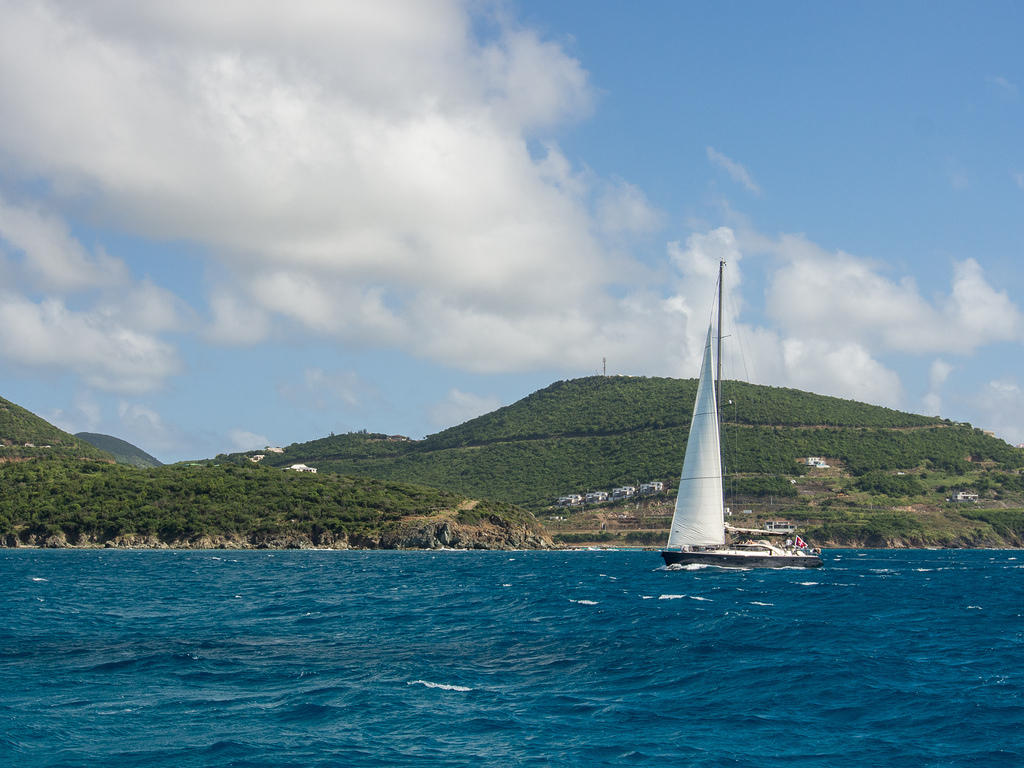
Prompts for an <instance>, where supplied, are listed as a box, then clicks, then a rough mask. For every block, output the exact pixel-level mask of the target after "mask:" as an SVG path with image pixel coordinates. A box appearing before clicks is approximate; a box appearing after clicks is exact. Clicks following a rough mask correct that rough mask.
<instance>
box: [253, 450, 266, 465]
mask: <svg viewBox="0 0 1024 768" xmlns="http://www.w3.org/2000/svg"><path fill="white" fill-rule="evenodd" d="M265 458H267V455H266V454H265V453H257V454H255V455H254V456H250V457H249V461H251V462H252V463H253V464H259V463H260V462H261V461H263V460H264V459H265Z"/></svg>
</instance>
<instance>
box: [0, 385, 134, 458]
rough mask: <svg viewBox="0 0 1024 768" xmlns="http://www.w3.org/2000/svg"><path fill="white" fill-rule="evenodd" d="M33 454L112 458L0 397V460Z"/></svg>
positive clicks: (28, 456)
mask: <svg viewBox="0 0 1024 768" xmlns="http://www.w3.org/2000/svg"><path fill="white" fill-rule="evenodd" d="M34 457H67V458H89V459H97V460H101V461H113V460H114V459H113V456H111V455H110V454H109V453H107V452H106V451H104V450H102V449H100V448H97V447H95V446H93V445H90V444H89V443H87V442H85V441H83V440H79V439H78V438H77V437H75V436H74V435H70V434H68V433H67V432H65V431H63V430H61V429H58V428H57V427H55V426H53V424H50V423H49V422H48V421H44V420H43V419H41V418H39V417H38V416H36V415H35V414H34V413H32V412H31V411H28V410H25V409H24V408H22V407H21V406H20V405H16V404H15V403H12V402H11V401H10V400H5V399H4V398H2V397H0V461H7V462H11V461H20V460H23V459H29V458H34Z"/></svg>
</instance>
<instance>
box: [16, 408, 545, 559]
mask: <svg viewBox="0 0 1024 768" xmlns="http://www.w3.org/2000/svg"><path fill="white" fill-rule="evenodd" d="M86 436H87V437H89V438H102V439H101V440H98V441H97V442H99V443H100V444H101V445H103V446H104V447H106V446H109V447H110V448H112V449H113V450H115V451H117V452H118V453H119V454H123V453H125V447H127V448H128V449H131V452H130V453H129V456H130V457H131V458H135V459H139V458H140V457H139V456H137V455H135V454H142V457H145V458H148V459H149V460H151V461H155V459H153V458H152V457H151V456H148V454H144V453H143V452H141V451H139V450H138V449H137V448H134V446H131V445H130V444H128V443H125V442H124V441H123V440H118V439H116V438H110V437H108V436H106V435H86ZM22 545H35V546H144V547H157V546H174V547H277V548H282V547H312V546H317V547H333V548H346V547H368V548H376V547H380V548H389V549H394V548H437V547H444V546H451V547H462V548H487V549H493V548H530V547H543V546H549V545H550V540H549V539H547V538H546V536H545V535H544V534H543V531H542V530H541V528H540V526H539V525H538V524H537V522H536V520H535V519H534V517H533V515H532V514H530V513H529V512H527V511H525V510H523V509H520V508H517V507H514V506H512V505H511V504H507V503H503V502H500V501H498V502H495V501H477V500H473V499H468V498H466V497H465V496H463V495H460V494H457V493H452V492H449V491H442V490H438V489H436V488H426V487H422V486H417V485H413V484H410V483H399V482H388V481H381V480H376V479H373V478H365V477H358V478H353V477H340V476H337V475H330V474H321V475H312V474H299V473H296V472H288V471H283V470H281V469H278V468H272V467H269V466H266V467H263V466H256V465H254V464H252V463H251V462H247V461H246V462H243V466H236V465H234V464H228V465H223V466H222V465H217V464H213V463H208V464H178V465H174V466H157V467H145V468H139V467H137V466H131V465H129V464H128V463H115V462H114V457H113V456H112V455H111V454H110V453H108V452H107V451H105V450H101V449H100V448H97V447H95V446H94V445H91V444H90V443H88V442H85V441H83V440H81V439H79V438H78V437H75V436H72V435H69V434H68V433H66V432H63V431H61V430H60V429H58V428H57V427H54V426H53V425H52V424H49V423H47V422H46V421H44V420H43V419H40V418H39V417H38V416H36V415H35V414H33V413H31V412H30V411H27V410H25V409H24V408H22V407H20V406H18V405H16V404H14V403H11V402H10V401H8V400H3V399H0V546H22Z"/></svg>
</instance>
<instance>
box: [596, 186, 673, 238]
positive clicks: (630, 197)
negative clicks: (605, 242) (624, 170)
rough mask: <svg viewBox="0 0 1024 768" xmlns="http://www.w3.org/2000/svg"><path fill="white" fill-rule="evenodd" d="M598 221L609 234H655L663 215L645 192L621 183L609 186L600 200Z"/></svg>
mask: <svg viewBox="0 0 1024 768" xmlns="http://www.w3.org/2000/svg"><path fill="white" fill-rule="evenodd" d="M597 221H598V224H599V225H600V227H601V228H602V229H604V230H605V231H607V232H638V233H644V232H653V231H654V230H656V229H657V228H658V227H659V226H661V222H662V215H661V213H660V212H658V211H657V210H655V209H654V208H653V207H652V206H651V204H650V202H648V200H647V197H646V196H645V195H644V193H643V191H642V190H640V189H639V188H638V187H635V186H634V185H632V184H629V183H627V182H624V181H620V182H618V183H616V184H614V185H609V187H608V189H606V190H605V192H604V194H603V195H602V196H601V197H600V199H599V200H598V208H597Z"/></svg>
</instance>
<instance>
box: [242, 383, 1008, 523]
mask: <svg viewBox="0 0 1024 768" xmlns="http://www.w3.org/2000/svg"><path fill="white" fill-rule="evenodd" d="M695 390H696V382H695V381H694V380H678V379H665V378H639V377H637V378H633V377H621V376H620V377H599V376H595V377H589V378H584V379H575V380H571V381H560V382H556V383H555V384H552V385H551V386H549V387H547V388H545V389H542V390H540V391H538V392H535V393H533V394H531V395H529V396H528V397H525V398H523V399H522V400H520V401H518V402H516V403H513V404H512V405H509V406H506V407H504V408H500V409H498V410H496V411H494V412H492V413H489V414H485V415H483V416H480V417H478V418H476V419H472V420H471V421H468V422H466V423H465V424H461V425H459V426H457V427H452V428H451V429H447V430H444V431H443V432H439V433H438V434H436V435H431V436H429V437H427V438H426V439H424V440H404V439H395V438H389V437H387V436H385V435H377V434H367V433H352V434H347V435H337V436H333V437H328V438H322V439H319V440H314V441H311V442H308V443H298V444H293V445H290V446H288V447H287V448H286V449H285V451H284V453H283V454H268V455H267V456H266V458H265V459H263V461H264V462H265V463H268V464H270V465H278V466H287V465H289V464H293V463H297V462H303V463H306V464H310V465H312V466H316V467H318V468H319V469H320V470H321V471H331V472H339V473H343V474H361V475H367V476H371V477H378V478H383V479H396V480H397V479H400V480H403V481H406V482H417V483H424V484H427V485H432V486H435V487H440V488H448V489H451V490H454V491H457V492H460V493H466V494H469V495H474V496H483V497H488V498H496V499H501V500H504V501H508V502H512V503H516V504H522V505H525V506H527V507H529V508H532V509H534V510H540V509H542V508H544V507H546V506H548V505H549V504H551V502H552V501H553V500H554V499H555V498H557V497H558V496H559V495H562V494H565V493H569V492H582V491H587V490H593V489H608V488H610V487H612V486H615V485H620V484H631V485H636V484H638V483H640V482H643V481H647V480H661V481H664V482H666V483H667V484H669V485H671V486H674V485H675V480H676V478H677V477H678V474H679V470H680V467H681V464H682V456H683V450H684V447H685V445H686V436H687V430H688V427H689V421H690V414H691V411H692V408H693V397H694V393H695ZM722 399H723V401H724V402H725V406H724V412H723V420H724V433H723V455H724V460H725V463H726V466H727V471H729V472H730V473H734V474H738V475H739V476H740V477H744V476H749V477H748V478H747V480H746V482H748V484H749V483H754V484H755V485H756V484H757V482H758V481H759V482H762V483H765V482H767V483H768V485H769V487H775V488H779V487H780V485H779V483H780V478H784V477H794V476H799V475H800V474H802V473H804V472H806V470H807V467H806V466H805V465H802V464H801V463H799V462H798V461H797V460H798V459H799V458H802V457H807V456H826V457H830V458H832V459H834V460H836V461H838V462H840V463H841V464H842V465H843V467H844V469H845V470H846V471H848V472H849V473H851V474H853V475H862V474H864V473H867V472H870V471H872V470H908V469H913V468H917V467H921V468H931V469H935V470H942V471H947V470H948V471H950V472H953V473H956V472H961V473H962V472H966V471H967V470H968V469H970V468H971V467H974V466H978V465H979V463H982V462H987V463H989V464H991V465H992V466H995V467H998V468H1001V469H1004V470H1008V469H1016V468H1018V467H1020V466H1021V465H1022V464H1024V452H1022V451H1020V450H1018V449H1016V448H1013V447H1011V446H1010V445H1008V444H1006V443H1005V442H1003V441H1002V440H998V439H996V438H993V437H990V436H988V435H985V434H983V433H982V432H980V431H979V430H976V429H974V428H972V427H971V426H970V425H964V424H954V423H952V422H949V421H946V420H943V419H938V418H933V417H926V416H918V415H915V414H909V413H902V412H900V411H895V410H892V409H889V408H882V407H879V406H873V405H868V404H865V403H858V402H853V401H849V400H842V399H840V398H834V397H824V396H821V395H814V394H811V393H808V392H801V391H798V390H793V389H784V388H779V387H766V386H758V385H752V384H746V383H742V382H735V381H726V382H723V395H722ZM237 458H240V457H236V459H237ZM786 484H787V485H788V481H786Z"/></svg>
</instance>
